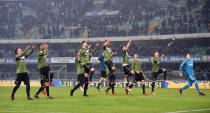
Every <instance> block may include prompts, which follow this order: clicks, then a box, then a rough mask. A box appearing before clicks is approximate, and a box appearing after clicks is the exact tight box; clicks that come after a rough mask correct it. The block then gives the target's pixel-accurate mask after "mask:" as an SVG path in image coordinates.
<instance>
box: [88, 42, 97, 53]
mask: <svg viewBox="0 0 210 113" xmlns="http://www.w3.org/2000/svg"><path fill="white" fill-rule="evenodd" d="M98 46H99V44H98V43H96V47H95V48H94V49H90V52H92V53H94V52H96V50H97V49H98Z"/></svg>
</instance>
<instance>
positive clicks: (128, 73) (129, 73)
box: [121, 40, 134, 91]
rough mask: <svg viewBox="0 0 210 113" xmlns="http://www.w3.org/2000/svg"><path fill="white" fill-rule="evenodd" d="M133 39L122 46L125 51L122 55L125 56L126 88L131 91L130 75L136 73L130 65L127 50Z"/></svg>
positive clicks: (123, 65) (123, 66)
mask: <svg viewBox="0 0 210 113" xmlns="http://www.w3.org/2000/svg"><path fill="white" fill-rule="evenodd" d="M131 41H132V40H129V42H128V44H127V45H126V46H122V48H121V49H122V52H123V53H122V56H123V64H122V68H123V71H124V73H125V77H124V79H125V81H126V90H129V91H131V90H130V89H129V87H128V85H129V77H130V76H132V75H134V71H133V70H132V69H131V67H130V65H129V59H130V56H129V55H128V52H127V50H128V48H129V46H130V44H131Z"/></svg>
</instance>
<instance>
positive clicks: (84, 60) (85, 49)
mask: <svg viewBox="0 0 210 113" xmlns="http://www.w3.org/2000/svg"><path fill="white" fill-rule="evenodd" d="M98 46H99V44H98V43H97V44H96V47H95V49H91V46H88V43H87V42H86V41H82V48H81V49H80V58H81V64H82V67H83V68H84V72H85V85H84V96H88V95H87V94H86V93H87V89H88V75H89V73H90V77H92V76H93V73H94V71H95V69H94V68H93V67H92V65H91V64H90V53H93V52H95V51H96V49H97V47H98Z"/></svg>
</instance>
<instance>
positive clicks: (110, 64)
mask: <svg viewBox="0 0 210 113" xmlns="http://www.w3.org/2000/svg"><path fill="white" fill-rule="evenodd" d="M104 63H105V64H106V66H107V67H108V69H109V71H110V72H111V71H112V66H113V63H112V61H111V60H108V61H106V62H104Z"/></svg>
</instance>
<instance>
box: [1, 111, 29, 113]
mask: <svg viewBox="0 0 210 113" xmlns="http://www.w3.org/2000/svg"><path fill="white" fill-rule="evenodd" d="M17 112H19V113H21V112H22V113H31V112H32V111H0V113H17Z"/></svg>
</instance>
